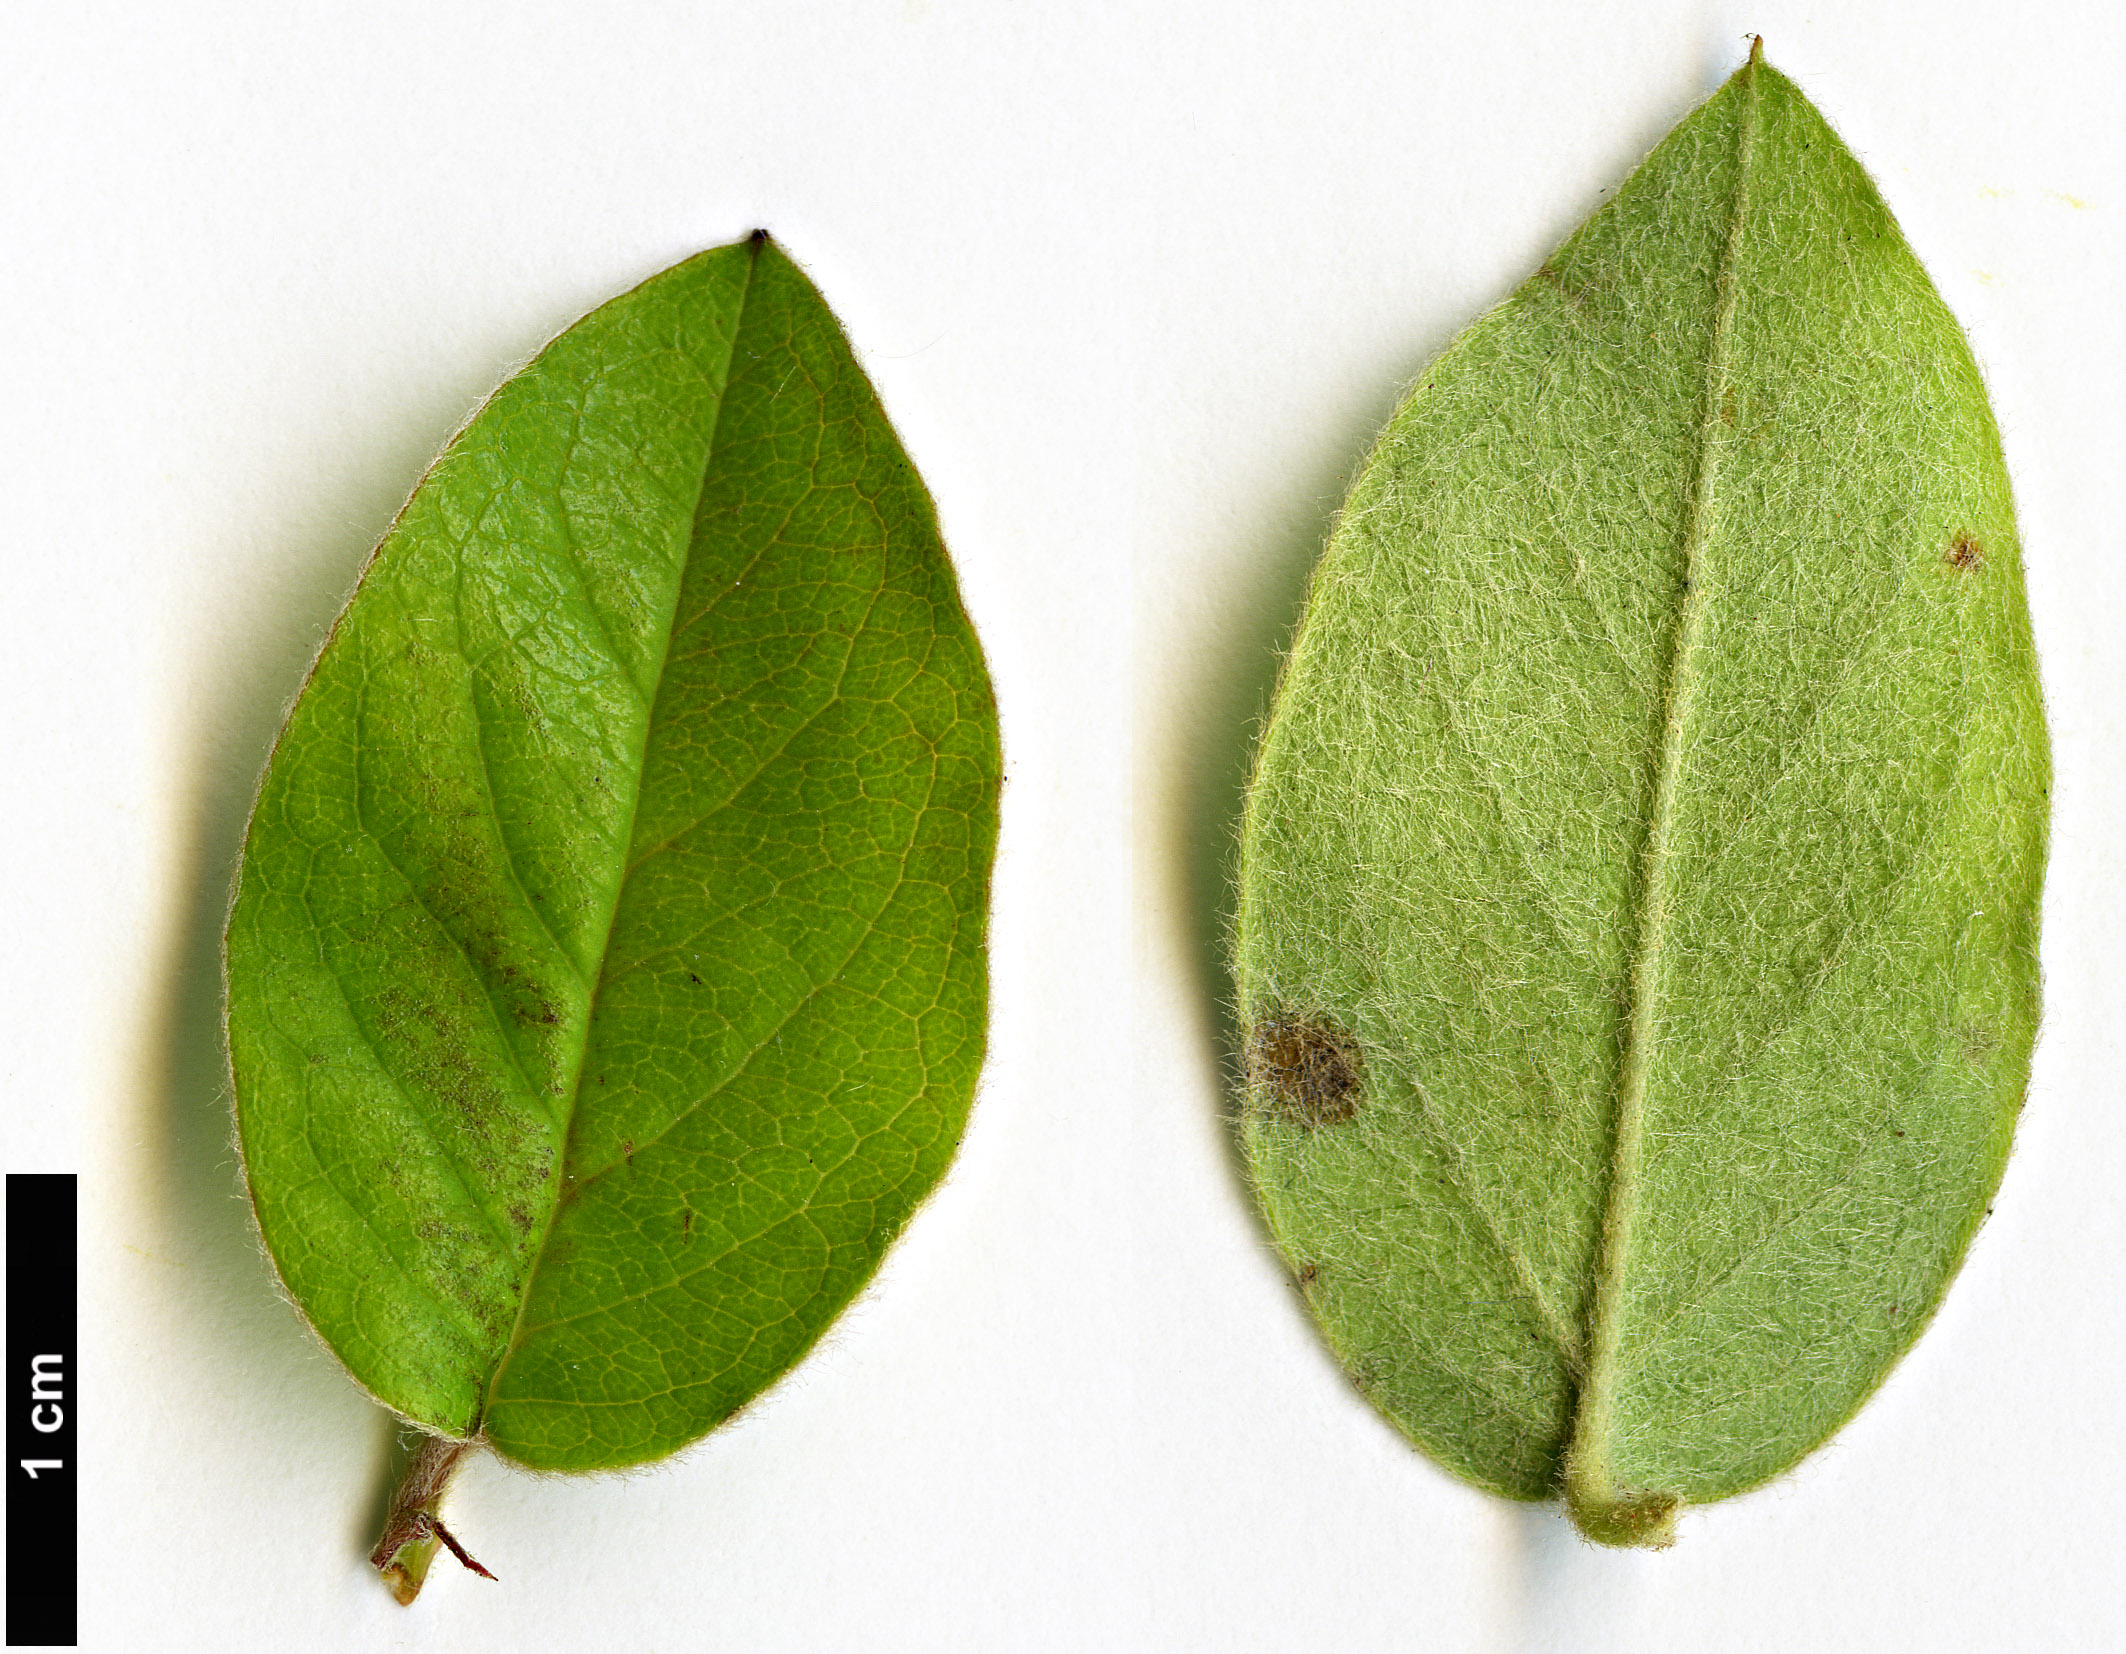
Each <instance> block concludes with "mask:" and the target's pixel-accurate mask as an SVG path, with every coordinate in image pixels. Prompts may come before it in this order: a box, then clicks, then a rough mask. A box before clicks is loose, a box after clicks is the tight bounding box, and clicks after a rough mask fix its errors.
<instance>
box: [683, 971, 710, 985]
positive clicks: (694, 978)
mask: <svg viewBox="0 0 2126 1654" xmlns="http://www.w3.org/2000/svg"><path fill="white" fill-rule="evenodd" d="M687 980H688V981H689V982H691V983H693V984H694V986H695V987H697V988H706V987H707V986H708V984H707V983H706V982H704V981H702V980H701V978H700V977H698V976H696V975H695V974H694V973H693V972H692V971H688V972H687Z"/></svg>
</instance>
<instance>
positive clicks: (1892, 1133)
mask: <svg viewBox="0 0 2126 1654" xmlns="http://www.w3.org/2000/svg"><path fill="white" fill-rule="evenodd" d="M1890 1135H1891V1136H1892V1137H1902V1136H1904V1133H1903V1132H1901V1131H1893V1132H1891V1133H1890Z"/></svg>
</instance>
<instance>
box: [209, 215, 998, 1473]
mask: <svg viewBox="0 0 2126 1654" xmlns="http://www.w3.org/2000/svg"><path fill="white" fill-rule="evenodd" d="M1000 774H1001V771H1000V762H999V755H998V746H997V733H996V716H995V710H994V703H993V699H992V696H991V692H990V687H989V681H988V677H987V674H986V671H985V669H984V666H983V662H982V658H981V653H980V650H979V647H978V645H977V644H976V641H975V638H974V635H973V632H972V630H971V629H970V627H969V626H968V623H967V620H966V617H965V614H964V612H963V611H962V609H961V606H960V601H959V596H958V591H957V587H956V585H955V582H954V579H953V575H952V570H951V567H950V564H949V562H948V560H947V558H946V555H945V551H944V548H943V545H942V544H941V542H940V541H939V538H938V534H937V526H936V519H935V514H934V511H933V509H932V507H931V503H930V500H929V497H928V495H927V493H926V492H925V491H924V489H923V487H922V484H921V482H920V480H919V479H918V478H917V477H916V475H915V473H914V470H913V469H912V467H911V466H910V465H909V463H908V461H907V458H906V456H905V455H904V454H903V452H902V451H901V448H900V445H899V443H898V442H897V440H896V439H895V437H894V435H893V432H892V430H891V428H890V427H889V426H888V424H887V422H886V419H885V416H884V414H883V412H882V410H881V409H880V407H879V405H878V402H877V398H876V396H875V394H874V392H873V391H872V389H871V386H870V384H869V383H868V381H867V380H866V379H865V377H864V375H863V373H862V371H861V369H860V368H859V367H858V366H857V364H856V362H855V360H854V358H853V357H852V356H851V354H850V351H849V348H848V344H847V341H846V340H845V339H844V338H843V336H842V333H841V330H840V328H839V326H838V324H837V323H836V322H835V320H834V318H833V316H832V314H831V313H830V312H829V311H828V310H827V308H826V306H825V304H824V303H823V302H822V301H821V300H820V298H819V295H818V294H817V292H816V291H814V289H813V288H812V287H811V285H810V283H809V282H807V281H806V280H805V278H804V276H803V275H802V273H801V272H799V271H798V269H797V268H796V266H795V265H793V264H792V263H791V262H790V261H789V260H788V259H787V258H785V257H784V256H783V255H782V254H781V252H780V251H779V250H777V249H776V248H775V247H774V246H773V245H772V244H770V243H768V242H767V241H766V240H765V238H760V237H756V238H755V239H754V240H752V241H751V242H748V243H741V244H739V245H737V246H734V247H727V248H720V249H717V250H715V251H712V252H708V253H704V254H702V255H700V256H699V257H697V258H694V259H691V260H689V261H687V262H686V263H684V264H681V265H679V266H676V267H675V268H673V269H672V270H669V271H667V272H665V273H664V274H663V275H660V276H658V277H655V278H653V279H652V280H651V281H649V282H647V283H645V284H644V285H643V286H641V287H639V288H637V289H635V290H634V291H633V292H631V293H628V294H625V295H623V296H622V297H621V298H619V299H616V300H614V301H613V302H612V303H610V304H608V305H606V306H604V307H603V308H601V309H600V310H598V311H595V312H593V313H592V314H591V315H590V316H588V317H586V318H584V320H582V321H581V322H579V323H578V324H576V325H575V326H574V327H572V328H570V329H569V330H568V331H567V332H566V333H564V334H562V335H561V336H560V337H559V338H558V339H556V340H555V341H554V342H553V343H552V344H551V345H550V346H549V347H548V348H547V349H546V350H545V351H544V352H543V353H542V354H541V355H540V356H539V357H538V359H537V360H536V361H534V362H533V363H532V364H531V365H530V366H529V367H527V368H526V369H525V370H524V371H523V372H522V373H520V374H518V375H517V376H516V377H515V378H513V379H511V380H510V381H509V382H508V383H507V384H505V385H504V386H503V387H502V389H501V390H500V391H498V392H497V393H496V394H495V396H494V398H493V399H492V400H491V401H490V402H489V403H488V404H487V405H486V406H485V407H484V408H482V409H481V411H480V412H479V413H478V414H477V415H476V416H475V417H474V419H473V420H472V421H471V423H470V424H469V425H468V426H467V427H466V428H465V430H464V431H463V432H461V433H460V435H459V436H458V437H457V438H456V439H455V440H454V441H453V442H452V444H451V445H450V448H449V449H448V450H447V451H446V453H445V454H444V456H443V457H442V458H441V459H440V460H439V461H437V463H436V465H435V467H434V468H433V469H432V470H431V472H430V473H429V475H428V476H427V477H426V478H425V479H424V480H423V482H422V484H421V486H420V488H419V489H418V490H417V491H416V492H415V494H414V495H413V497H412V499H411V500H410V501H409V502H408V504H407V506H406V508H405V510H404V512H403V513H402V514H401V516H400V518H399V520H398V522H397V523H396V524H395V525H394V526H393V529H392V531H391V533H390V534H389V535H388V536H387V537H386V539H385V540H384V542H383V544H382V545H381V546H380V547H379V548H378V551H377V553H376V555H375V557H374V559H373V560H372V562H371V565H370V567H369V568H368V570H367V571H366V572H365V574H364V576H363V579H362V582H361V585H360V588H359V589H358V591H357V592H356V594H355V596H354V598H353V599H352V601H351V602H350V604H349V606H348V608H347V610H346V612H345V613H344V614H343V615H342V616H341V618H340V621H339V623H338V624H337V626H336V627H335V629H334V631H333V634H332V636H331V638H330V640H329V641H328V643H327V645H326V647H325V649H324V651H323V653H322V654H321V655H320V657H319V659H318V662H317V664H316V666H315V668H314V669H313V672H312V675H311V679H310V682H309V683H308V685H307V686H306V688H305V690H304V692H303V695H302V697H301V699H300V700H299V701H298V703H297V704H296V707H295V709H294V711H293V712H292V713H291V715H290V717H289V721H288V724H287V727H286V729H285V730H284V731H283V733H282V736H281V738H280V742H279V744H278V746H277V748H276V750H275V754H274V757H273V761H272V764H271V766H270V767H269V769H268V772H267V776H266V779H265V782H264V784H263V786H262V789H261V792H260V796H259V802H258V806H257V809H256V812H255V814H254V817H253V821H252V826H251V830H250V834H249V837H248V840H247V843H246V846H245V854H244V861H243V868H242V874H241V880H240V885H239V893H238V897H237V901H236V904H235V907H234V909H233V911H232V915H231V919H230V926H229V938H228V975H229V1030H230V1047H231V1055H232V1062H233V1066H234V1072H235V1079H236V1088H237V1100H238V1118H239V1125H240V1130H241V1136H242V1141H243V1149H244V1157H245V1163H246V1169H247V1174H248V1177H249V1181H250V1187H251V1192H252V1197H253V1201H254V1204H255V1206H256V1209H257V1212H258V1216H259V1222H260V1225H261V1228H262V1230H263V1232H264V1235H265V1238H266V1242H267V1245H268V1247H269V1249H270V1250H271V1252H272V1254H273V1257H274V1259H275V1262H276V1264H277V1265H278V1267H279V1269H280V1271H281V1274H282V1277H283V1279H284V1281H285V1282H286V1283H287V1285H288V1287H289V1290H290V1291H291V1292H292V1293H293V1294H294V1296H295V1297H296V1299H297V1301H298V1302H299V1303H300V1304H301V1306H302V1308H303V1309H304V1311H305V1313H306V1314H307V1315H308V1316H309V1317H310V1319H311V1320H312V1322H313V1323H314V1324H315V1325H316V1326H317V1328H318V1330H319V1331H320V1333H321V1334H322V1335H323V1336H324V1337H325V1339H326V1341H327V1342H328V1343H329V1344H330V1345H331V1346H332V1347H333V1349H334V1350H335V1351H336V1352H337V1353H338V1354H339V1355H340V1357H341V1358H342V1359H343V1360H344V1361H345V1362H346V1363H347V1365H348V1367H349V1368H350V1369H351V1370H352V1371H353V1372H354V1374H355V1376H356V1377H357V1378H359V1379H360V1380H361V1381H362V1382H363V1383H364V1384H365V1385H366V1386H368V1388H369V1389H370V1390H371V1391H373V1392H374V1393H375V1394H376V1395H377V1396H378V1397H379V1398H380V1399H382V1400H384V1401H385V1402H387V1403H388V1404H389V1405H391V1406H392V1407H394V1408H396V1409H397V1410H398V1411H400V1412H401V1413H404V1414H405V1415H407V1416H408V1417H410V1418H412V1419H414V1420H416V1421H417V1422H419V1423H421V1424H423V1425H425V1426H427V1427H429V1428H430V1429H434V1430H438V1431H442V1432H444V1433H447V1434H451V1435H456V1436H469V1435H472V1434H474V1433H479V1434H482V1435H484V1436H485V1438H486V1439H488V1440H490V1441H491V1442H492V1443H493V1444H494V1445H495V1446H496V1447H497V1448H498V1449H499V1450H501V1451H502V1452H504V1453H506V1454H508V1455H509V1456H511V1457H514V1458H517V1459H519V1460H522V1461H524V1462H526V1463H529V1464H532V1465H536V1466H541V1467H546V1468H566V1469H587V1468H597V1467H601V1466H606V1465H616V1464H626V1463H633V1462H638V1461H640V1460H644V1459H648V1458H653V1457H656V1456H658V1455H660V1454H663V1453H666V1452H669V1451H671V1450H672V1449H673V1448H675V1447H678V1446H680V1445H682V1444H684V1443H685V1442H687V1441H689V1440H692V1439H693V1438H694V1437H696V1436H698V1435H700V1434H701V1433H702V1432H703V1431H705V1430H707V1429H709V1428H711V1427H712V1426H713V1425H715V1424H716V1423H717V1422H719V1421H720V1420H721V1419H723V1418H724V1417H726V1416H728V1415H729V1414H730V1413H731V1412H732V1411H734V1410H735V1409H736V1408H738V1407H739V1406H741V1405H743V1404H744V1403H745V1402H746V1401H747V1400H748V1399H749V1398H750V1397H751V1396H753V1395H754V1394H755V1393H757V1392H758V1391H759V1390H760V1389H761V1388H763V1387H764V1386H765V1385H766V1384H767V1383H769V1382H770V1381H772V1380H773V1379H774V1378H775V1377H776V1376H778V1375H779V1374H780V1373H781V1372H782V1371H783V1370H785V1369H786V1368H787V1367H788V1366H789V1365H790V1364H791V1363H792V1362H794V1361H795V1360H796V1359H797V1358H798V1357H799V1356H801V1355H802V1354H803V1353H804V1351H805V1350H806V1349H807V1348H808V1347H809V1346H810V1345H811V1344H812V1342H813V1341H814V1340H815V1339H817V1337H818V1336H819V1334H820V1333H821V1332H822V1331H823V1330H824V1329H825V1327H826V1326H827V1324H828V1323H829V1322H830V1321H831V1320H832V1319H833V1317H834V1316H835V1315H836V1314H837V1313H838V1312H839V1311H840V1309H841V1308H842V1307H843V1306H844V1305H845V1304H846V1303H847V1302H848V1301H849V1299H850V1298H851V1297H852V1296H853V1295H854V1293H855V1292H856V1290H857V1289H858V1288H859V1287H860V1286H861V1285H862V1284H863V1283H864V1281H865V1280H867V1279H868V1278H869V1277H870V1275H871V1274H872V1272H873V1271H874V1270H875V1269H876V1268H877V1265H878V1263H879V1261H880V1258H881V1256H882V1254H883V1252H884V1249H885V1247H886V1246H887V1245H888V1244H889V1243H890V1241H891V1240H892V1239H893V1237H894V1236H895V1234H897V1233H898V1231H899V1229H900V1227H901V1226H902V1224H903V1223H904V1222H905V1221H906V1219H907V1217H908V1216H909V1214H910V1212H911V1211H912V1210H913V1208H914V1206H915V1205H916V1204H917V1203H918V1202H919V1201H920V1200H921V1199H922V1197H923V1196H924V1195H925V1194H926V1193H927V1192H928V1191H929V1190H930V1189H931V1187H932V1186H933V1185H934V1184H935V1183H936V1181H937V1179H938V1178H939V1177H940V1176H941V1175H942V1173H943V1171H944V1169H945V1167H946V1165H947V1164H948V1163H949V1160H950V1158H951V1155H952V1153H953V1150H954V1148H955V1147H956V1146H957V1143H958V1140H959V1137H960V1135H961V1133H962V1131H963V1129H964V1126H965V1121H966V1116H967V1110H968V1106H969V1103H970V1101H971V1098H972V1094H973V1089H974V1084H975V1080H976V1077H977V1074H978V1071H979V1068H980V1063H981V1056H982V1050H983V1041H984V1030H985V1006H986V993H987V988H986V969H985V964H984V953H983V937H984V925H985V920H986V911H987V895H988V878H989V866H990V861H991V857H992V854H993V849H994V843H995V835H996V805H997V795H998V789H999V785H1000Z"/></svg>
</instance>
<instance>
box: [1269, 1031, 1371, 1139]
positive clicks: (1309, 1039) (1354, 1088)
mask: <svg viewBox="0 0 2126 1654" xmlns="http://www.w3.org/2000/svg"><path fill="white" fill-rule="evenodd" d="M1362 1066H1363V1063H1362V1061H1361V1059H1360V1056H1359V1051H1358V1042H1357V1041H1356V1040H1355V1039H1353V1038H1352V1037H1351V1035H1350V1034H1349V1033H1348V1032H1346V1031H1345V1030H1344V1029H1342V1028H1339V1027H1338V1026H1336V1025H1335V1024H1334V1023H1332V1022H1330V1021H1329V1020H1328V1019H1327V1018H1325V1017H1320V1016H1311V1017H1301V1016H1292V1015H1288V1014H1284V1013H1278V1014H1274V1015H1271V1016H1269V1017H1266V1018H1264V1019H1263V1020H1262V1021H1261V1022H1258V1023H1257V1024H1256V1025H1255V1031H1254V1033H1253V1034H1251V1035H1250V1036H1249V1037H1248V1051H1247V1072H1248V1086H1249V1088H1250V1089H1251V1090H1253V1091H1256V1092H1259V1093H1260V1094H1261V1095H1262V1096H1263V1097H1264V1098H1265V1099H1266V1100H1267V1101H1268V1103H1269V1105H1270V1106H1271V1107H1272V1108H1273V1109H1275V1110H1276V1111H1277V1112H1278V1113H1280V1114H1282V1115H1283V1116H1284V1117H1285V1118H1286V1119H1288V1120H1290V1121H1292V1122H1293V1123H1294V1124H1295V1125H1300V1126H1304V1127H1306V1128H1307V1130H1309V1131H1314V1130H1316V1129H1318V1128H1319V1127H1322V1126H1332V1125H1335V1124H1337V1123H1338V1122H1339V1121H1343V1120H1348V1119H1350V1118H1351V1116H1352V1115H1354V1114H1356V1113H1357V1112H1358V1105H1359V1103H1360V1102H1362V1101H1363V1100H1364V1094H1363V1089H1362V1087H1361V1085H1360V1083H1359V1072H1360V1069H1361V1068H1362Z"/></svg>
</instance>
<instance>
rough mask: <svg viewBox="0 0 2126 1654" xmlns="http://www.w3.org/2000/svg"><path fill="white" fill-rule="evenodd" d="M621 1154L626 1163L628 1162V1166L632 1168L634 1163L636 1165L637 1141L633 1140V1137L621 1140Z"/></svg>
mask: <svg viewBox="0 0 2126 1654" xmlns="http://www.w3.org/2000/svg"><path fill="white" fill-rule="evenodd" d="M620 1154H621V1158H623V1159H624V1160H626V1161H627V1163H628V1164H629V1165H630V1166H632V1165H634V1163H635V1140H634V1138H632V1137H623V1138H621V1139H620Z"/></svg>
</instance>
